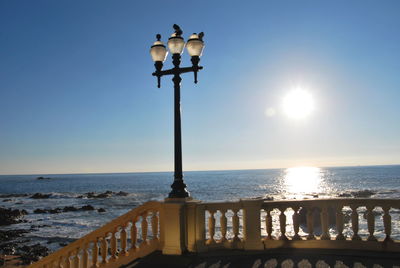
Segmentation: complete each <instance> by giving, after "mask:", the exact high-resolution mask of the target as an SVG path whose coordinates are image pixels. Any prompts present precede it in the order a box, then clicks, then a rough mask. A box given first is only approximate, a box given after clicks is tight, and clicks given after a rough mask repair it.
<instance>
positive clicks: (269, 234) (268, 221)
mask: <svg viewBox="0 0 400 268" xmlns="http://www.w3.org/2000/svg"><path fill="white" fill-rule="evenodd" d="M265 211H266V212H267V217H266V219H265V228H266V229H267V237H266V239H268V240H272V216H271V210H269V209H268V208H267V209H266V210H265Z"/></svg>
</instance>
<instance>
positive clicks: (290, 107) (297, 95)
mask: <svg viewBox="0 0 400 268" xmlns="http://www.w3.org/2000/svg"><path fill="white" fill-rule="evenodd" d="M283 110H284V111H285V114H286V115H287V116H288V117H289V118H292V119H303V118H306V117H308V116H309V115H310V114H311V112H312V111H313V110H314V99H313V96H312V95H311V94H310V93H309V92H308V91H306V90H304V89H301V88H296V89H293V90H291V91H289V92H288V93H287V94H286V96H285V97H284V99H283Z"/></svg>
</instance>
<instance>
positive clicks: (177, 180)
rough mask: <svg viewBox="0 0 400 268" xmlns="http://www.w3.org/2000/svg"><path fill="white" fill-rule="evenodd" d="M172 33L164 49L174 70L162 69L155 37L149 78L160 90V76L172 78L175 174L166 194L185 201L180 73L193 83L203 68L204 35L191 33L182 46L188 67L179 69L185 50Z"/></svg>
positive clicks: (160, 47)
mask: <svg viewBox="0 0 400 268" xmlns="http://www.w3.org/2000/svg"><path fill="white" fill-rule="evenodd" d="M173 27H174V30H175V32H174V33H173V34H172V35H171V37H170V38H169V39H168V49H169V51H170V52H171V54H172V63H173V64H174V67H173V68H171V69H168V70H162V67H163V62H164V61H165V59H166V57H167V54H168V51H167V49H166V47H165V45H164V44H163V42H161V41H160V39H161V35H160V34H157V36H156V37H157V41H156V42H154V44H153V46H152V47H151V49H150V54H151V57H152V58H153V61H154V66H155V67H156V71H155V72H154V73H153V76H157V86H158V87H160V80H161V77H162V76H164V75H173V78H172V81H173V82H174V92H175V105H174V125H175V128H174V133H175V172H174V182H173V183H172V185H171V188H172V191H171V192H170V193H169V195H168V197H169V198H185V197H189V196H190V194H189V192H188V191H187V190H186V184H185V183H184V181H183V172H182V135H181V81H182V78H181V74H183V73H188V72H193V73H194V82H195V83H197V72H198V71H199V70H201V69H203V67H202V66H199V62H200V57H201V54H202V52H203V48H204V42H203V36H204V34H203V33H202V32H201V33H199V34H196V33H194V34H192V35H191V36H190V37H189V40H188V41H187V43H186V48H187V51H188V53H189V55H190V56H191V57H192V58H191V61H192V67H182V68H181V67H179V65H180V63H181V54H182V52H183V49H184V48H185V41H184V40H183V38H182V33H183V32H182V30H181V28H180V27H179V26H178V25H176V24H174V26H173Z"/></svg>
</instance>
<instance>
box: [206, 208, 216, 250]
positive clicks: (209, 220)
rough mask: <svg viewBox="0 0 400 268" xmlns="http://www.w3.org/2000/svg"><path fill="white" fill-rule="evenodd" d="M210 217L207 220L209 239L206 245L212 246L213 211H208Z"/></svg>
mask: <svg viewBox="0 0 400 268" xmlns="http://www.w3.org/2000/svg"><path fill="white" fill-rule="evenodd" d="M208 212H209V213H210V217H209V218H208V234H209V235H210V239H208V241H207V243H209V244H214V243H215V240H214V234H215V218H214V213H215V211H214V210H209V211H208Z"/></svg>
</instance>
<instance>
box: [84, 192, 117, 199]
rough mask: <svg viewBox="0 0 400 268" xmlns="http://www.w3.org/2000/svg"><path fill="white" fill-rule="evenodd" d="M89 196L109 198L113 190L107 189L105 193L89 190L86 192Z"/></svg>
mask: <svg viewBox="0 0 400 268" xmlns="http://www.w3.org/2000/svg"><path fill="white" fill-rule="evenodd" d="M85 195H86V197H87V198H108V197H111V196H112V195H113V192H112V191H105V192H104V193H100V194H96V193H95V192H88V193H86V194H85Z"/></svg>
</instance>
